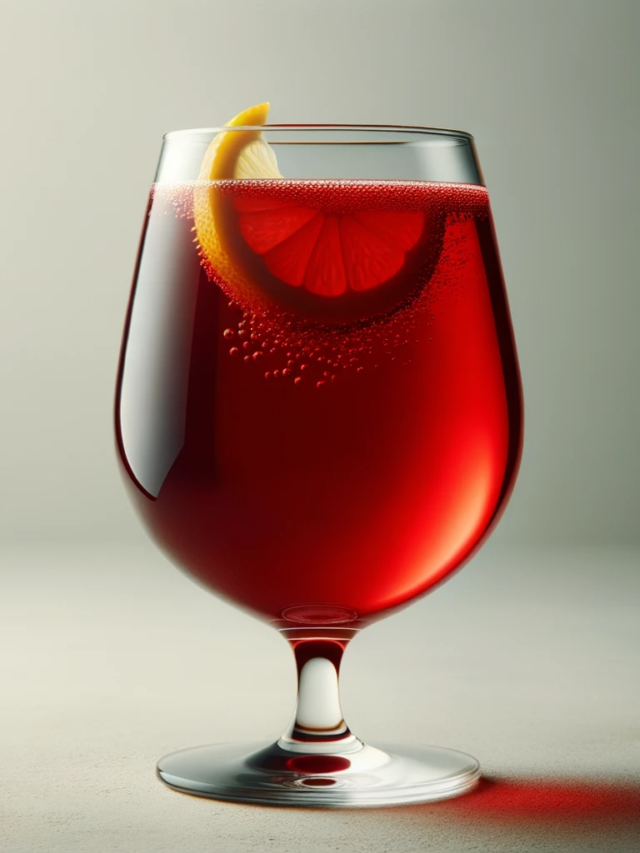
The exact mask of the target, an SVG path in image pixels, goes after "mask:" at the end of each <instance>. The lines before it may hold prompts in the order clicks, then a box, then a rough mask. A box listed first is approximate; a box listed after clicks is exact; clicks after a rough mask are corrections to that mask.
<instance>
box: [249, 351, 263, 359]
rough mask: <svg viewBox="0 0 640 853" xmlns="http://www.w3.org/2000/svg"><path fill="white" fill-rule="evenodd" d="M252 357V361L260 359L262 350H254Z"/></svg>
mask: <svg viewBox="0 0 640 853" xmlns="http://www.w3.org/2000/svg"><path fill="white" fill-rule="evenodd" d="M252 357H253V360H254V361H260V359H261V358H263V357H264V353H263V352H262V350H261V349H257V350H256V351H255V352H254V354H253V356H252Z"/></svg>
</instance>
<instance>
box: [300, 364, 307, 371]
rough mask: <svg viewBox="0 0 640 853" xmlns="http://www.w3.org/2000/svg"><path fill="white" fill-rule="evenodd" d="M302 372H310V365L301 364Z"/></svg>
mask: <svg viewBox="0 0 640 853" xmlns="http://www.w3.org/2000/svg"><path fill="white" fill-rule="evenodd" d="M300 370H301V372H304V371H305V370H309V365H308V364H301V365H300Z"/></svg>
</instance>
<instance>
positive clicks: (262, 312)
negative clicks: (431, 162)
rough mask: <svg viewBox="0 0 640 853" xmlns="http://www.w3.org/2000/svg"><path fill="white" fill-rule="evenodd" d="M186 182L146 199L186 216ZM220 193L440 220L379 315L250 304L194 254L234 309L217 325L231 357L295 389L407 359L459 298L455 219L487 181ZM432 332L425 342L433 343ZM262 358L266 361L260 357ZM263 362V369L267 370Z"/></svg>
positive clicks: (242, 187) (471, 214)
mask: <svg viewBox="0 0 640 853" xmlns="http://www.w3.org/2000/svg"><path fill="white" fill-rule="evenodd" d="M195 183H196V182H193V183H191V184H186V183H185V184H157V185H155V187H154V188H153V191H152V200H151V205H152V207H153V208H154V210H155V208H157V207H158V206H160V207H161V208H162V210H163V211H164V209H165V208H167V209H170V210H172V212H173V215H174V216H177V217H180V218H185V219H189V218H190V217H192V216H193V188H194V186H195ZM216 187H217V189H218V190H219V191H221V192H223V193H227V194H228V195H229V196H231V197H233V198H242V197H243V196H254V197H255V196H256V195H257V194H258V195H259V194H261V193H262V194H264V195H265V196H266V197H268V198H269V199H282V200H286V201H287V202H289V203H290V204H291V205H292V206H293V205H307V206H314V205H315V206H317V207H318V208H319V209H320V208H321V209H322V210H323V211H324V212H328V213H330V212H334V213H348V212H353V211H371V210H377V211H379V210H388V211H417V210H429V211H430V213H431V215H434V214H437V216H438V217H440V218H441V219H442V222H443V223H444V226H443V230H444V238H443V242H442V247H441V249H440V254H439V256H438V258H437V260H436V263H435V266H434V265H433V264H432V265H431V266H430V267H428V268H426V267H425V269H424V270H423V272H422V273H420V272H418V273H417V274H416V276H415V282H414V286H413V287H412V289H411V290H410V292H408V293H406V292H403V294H401V295H400V297H399V298H398V301H397V303H396V304H392V305H391V307H390V308H387V309H386V310H385V311H383V312H381V313H377V314H374V315H373V316H363V317H362V318H361V319H357V318H356V319H355V320H350V321H349V322H344V323H339V322H334V323H329V322H326V321H325V322H319V321H318V320H317V318H315V317H314V316H313V315H310V312H309V311H302V310H300V311H298V312H296V311H295V310H293V309H292V310H285V309H283V308H282V307H281V306H279V305H275V304H271V303H270V302H269V301H268V300H259V301H255V302H251V303H250V302H248V301H247V300H246V299H243V298H241V297H240V296H239V294H238V293H237V292H235V291H234V290H233V288H232V287H231V286H230V285H229V284H228V283H227V282H226V281H225V280H223V279H222V278H221V277H220V275H219V274H218V273H217V271H216V270H215V269H213V268H212V267H211V265H210V264H208V263H207V262H206V259H204V258H202V257H201V262H202V265H203V267H204V269H205V271H206V273H207V276H208V277H209V279H210V280H211V282H212V284H213V285H214V286H217V287H219V288H220V289H221V290H222V291H223V292H224V293H225V295H226V297H227V299H228V307H229V308H230V309H232V312H231V319H230V320H229V321H227V327H226V328H225V329H224V331H223V332H222V336H223V338H224V339H225V340H226V341H228V342H229V343H234V345H233V346H231V347H230V349H229V356H230V357H235V358H237V357H238V355H240V354H241V355H242V359H240V361H241V363H242V362H244V363H246V365H247V366H248V367H250V366H251V365H253V364H256V365H258V364H259V365H260V366H261V370H262V374H263V376H264V378H265V380H271V381H273V380H278V381H280V382H282V381H286V382H292V383H293V384H294V385H296V386H302V387H304V386H307V385H308V386H309V387H310V388H316V389H322V388H324V386H326V385H327V384H328V383H332V382H334V381H336V380H337V379H338V378H339V377H340V376H346V375H348V374H353V375H355V376H362V377H365V376H367V375H369V373H370V372H371V371H374V370H376V369H378V368H379V367H380V364H381V363H382V361H383V360H386V361H389V362H397V363H398V365H399V366H409V365H410V364H411V363H412V359H411V358H410V357H408V356H409V355H410V350H411V349H412V347H413V346H414V345H417V344H419V343H420V339H419V338H416V334H415V329H416V327H417V325H418V322H417V321H418V319H420V321H421V326H423V325H424V322H423V318H424V316H425V314H427V316H428V318H429V319H428V324H427V325H428V326H429V327H431V326H433V324H434V323H435V320H436V314H435V312H436V310H437V304H438V300H439V299H440V297H441V296H442V295H444V294H448V293H451V292H452V291H453V290H455V293H456V296H458V295H460V297H461V298H462V297H463V296H464V277H463V276H461V275H460V274H459V272H458V271H459V270H460V269H462V265H463V263H465V262H468V259H469V246H468V245H465V241H466V237H465V233H466V232H464V229H461V228H460V227H459V225H460V223H464V222H467V221H469V219H473V218H475V219H479V218H485V217H486V216H487V215H488V197H487V193H486V190H485V188H484V187H477V186H471V185H459V184H435V183H427V182H420V181H415V182H410V181H394V182H384V183H383V184H381V183H380V182H375V181H295V180H277V181H276V180H274V181H271V180H269V181H267V180H265V181H260V182H256V181H249V180H244V181H242V180H234V181H218V182H216ZM432 340H433V339H432V337H429V339H428V342H429V343H431V342H432ZM263 362H264V364H263ZM265 368H266V369H265Z"/></svg>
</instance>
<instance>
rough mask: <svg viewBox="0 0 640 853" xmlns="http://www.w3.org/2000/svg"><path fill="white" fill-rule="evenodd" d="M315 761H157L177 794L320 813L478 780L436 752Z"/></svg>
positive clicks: (297, 757) (177, 757)
mask: <svg viewBox="0 0 640 853" xmlns="http://www.w3.org/2000/svg"><path fill="white" fill-rule="evenodd" d="M353 740H354V742H355V743H354V745H353V749H352V750H345V751H340V753H337V754H326V753H324V754H313V753H312V752H298V751H291V750H290V749H284V748H283V747H281V746H280V745H279V744H277V743H275V744H270V745H268V746H264V745H262V746H260V745H255V744H253V745H246V744H245V745H242V744H224V745H213V746H201V747H196V748H194V749H184V750H181V751H180V752H173V753H171V754H170V755H166V756H165V757H164V758H162V759H161V760H160V761H159V762H158V767H157V772H158V776H159V777H160V779H161V780H162V781H163V782H164V783H165V784H166V785H168V786H169V787H170V788H173V789H174V790H176V791H181V792H182V793H185V794H194V795H196V796H198V797H212V798H213V799H216V800H229V801H232V802H241V803H258V804H262V805H280V806H304V807H306V808H308V807H310V806H319V807H324V808H340V807H347V808H348V807H352V808H353V807H362V806H393V805H401V804H406V803H426V802H431V801H434V800H444V799H448V798H450V797H457V796H458V795H460V794H464V793H465V792H466V791H469V790H471V789H472V788H473V787H475V785H476V784H477V783H478V781H479V779H480V766H479V764H478V762H477V761H476V760H475V758H472V757H471V756H470V755H465V754H464V753H462V752H456V751H455V750H452V749H442V748H440V747H435V746H407V745H402V746H401V745H384V746H382V745H381V746H379V747H374V746H368V745H365V744H362V743H361V742H360V741H358V740H357V739H355V738H353Z"/></svg>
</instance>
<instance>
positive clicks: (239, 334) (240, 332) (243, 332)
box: [238, 324, 247, 338]
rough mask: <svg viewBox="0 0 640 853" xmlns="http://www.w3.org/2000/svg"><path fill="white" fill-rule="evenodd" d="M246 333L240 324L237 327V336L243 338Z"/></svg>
mask: <svg viewBox="0 0 640 853" xmlns="http://www.w3.org/2000/svg"><path fill="white" fill-rule="evenodd" d="M246 334H247V330H246V329H243V328H242V324H240V328H239V329H238V337H239V338H244V337H245V336H246Z"/></svg>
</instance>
